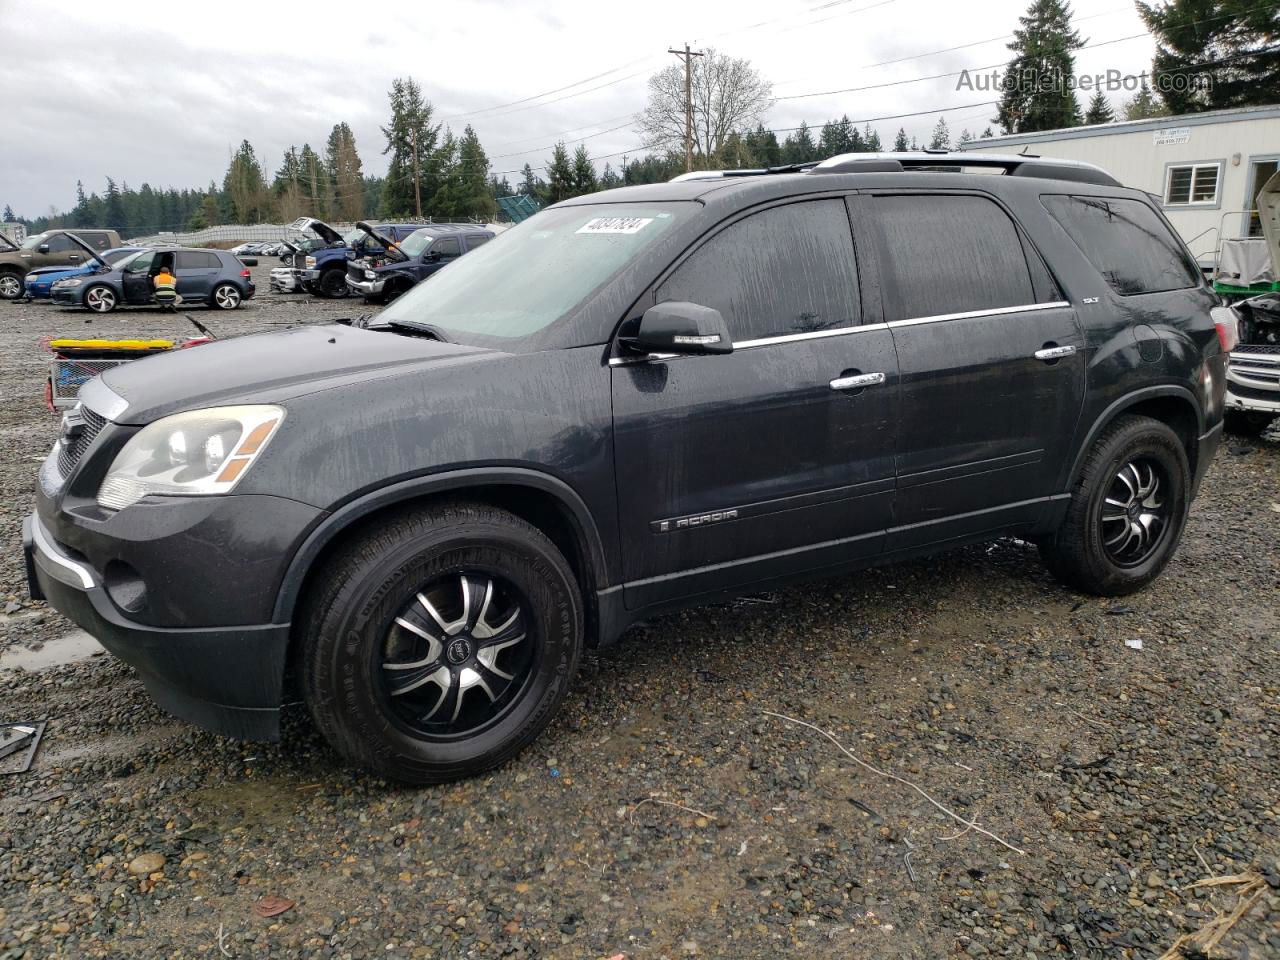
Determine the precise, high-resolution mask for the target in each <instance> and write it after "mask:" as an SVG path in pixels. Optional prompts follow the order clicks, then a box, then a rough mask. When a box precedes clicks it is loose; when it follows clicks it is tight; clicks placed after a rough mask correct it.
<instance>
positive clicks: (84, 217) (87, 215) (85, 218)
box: [71, 180, 93, 227]
mask: <svg viewBox="0 0 1280 960" xmlns="http://www.w3.org/2000/svg"><path fill="white" fill-rule="evenodd" d="M71 225H72V226H75V227H92V226H93V211H92V210H91V209H90V208H89V198H88V197H86V196H85V195H84V184H83V183H82V182H81V181H79V180H77V181H76V206H75V209H74V210H72V211H71Z"/></svg>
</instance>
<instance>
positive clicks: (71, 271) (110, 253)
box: [24, 247, 143, 300]
mask: <svg viewBox="0 0 1280 960" xmlns="http://www.w3.org/2000/svg"><path fill="white" fill-rule="evenodd" d="M142 249H143V248H142V247H116V248H115V249H113V250H104V251H103V252H102V253H100V254H96V256H98V257H100V258H101V259H100V260H91V261H90V262H89V263H86V264H83V265H82V266H76V267H70V266H61V267H38V268H37V269H35V270H32V271H31V272H30V273H28V274H27V277H26V281H25V283H24V287H25V289H26V295H27V298H28V299H30V300H48V299H49V297H50V296H51V294H52V290H53V285H54V284H55V283H56V282H57V281H59V280H66V279H68V278H69V277H87V276H89V274H92V273H106V272H107V271H109V270H110V269H111V268H112V267H113V266H115V264H117V263H118V262H120V261H121V260H123V259H124V258H125V257H127V256H129V254H131V253H137V252H138V251H139V250H142ZM102 261H106V263H105V265H104V264H103V263H102Z"/></svg>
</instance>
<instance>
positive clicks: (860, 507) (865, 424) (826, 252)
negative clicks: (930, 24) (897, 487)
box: [611, 199, 897, 608]
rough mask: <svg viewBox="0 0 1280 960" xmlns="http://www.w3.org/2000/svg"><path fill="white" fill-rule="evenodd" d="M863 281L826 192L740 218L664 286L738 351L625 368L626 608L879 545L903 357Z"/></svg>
mask: <svg viewBox="0 0 1280 960" xmlns="http://www.w3.org/2000/svg"><path fill="white" fill-rule="evenodd" d="M858 284H859V281H858V272H857V265H856V261H855V257H854V247H853V242H852V238H851V236H850V229H849V221H848V215H847V213H846V211H845V207H844V203H843V201H842V200H840V199H821V200H806V201H802V202H796V203H788V204H785V205H780V206H775V207H771V208H769V209H766V210H763V211H760V212H757V213H753V214H751V215H749V216H746V217H744V218H741V219H738V220H737V221H735V222H733V223H731V224H730V225H728V226H726V227H724V228H723V229H721V230H719V232H717V233H715V234H713V235H712V236H711V237H710V238H709V239H707V240H706V241H705V242H704V243H703V244H702V245H701V246H699V247H698V248H697V249H695V250H694V251H693V252H692V254H690V255H689V256H688V257H687V258H686V259H685V260H684V261H683V262H682V263H680V264H679V265H678V266H677V267H676V268H675V270H674V271H673V272H671V273H670V275H669V276H667V277H666V278H665V279H664V280H663V281H662V282H661V283H660V284H659V285H658V286H657V287H656V289H655V290H654V291H653V292H652V295H651V297H650V298H649V299H648V300H647V301H646V302H663V301H667V300H685V301H691V302H693V303H699V304H702V305H704V306H710V307H714V308H716V309H718V310H719V311H720V312H721V313H722V314H723V316H724V318H725V321H726V323H727V324H728V326H729V330H730V333H731V335H732V336H733V339H734V351H733V352H732V353H730V354H722V355H716V356H685V357H676V358H672V359H659V360H643V359H641V360H630V359H627V358H626V357H625V356H622V355H619V356H618V357H616V358H615V360H614V361H613V363H614V364H615V365H614V366H613V368H612V371H611V372H612V379H613V386H612V391H613V414H614V457H615V466H616V475H617V483H618V500H619V510H620V526H621V533H622V543H623V561H622V562H623V570H624V575H625V577H626V579H627V581H628V582H627V586H626V591H625V592H626V602H627V605H628V606H630V607H632V608H635V607H639V606H643V605H646V604H649V603H656V602H661V601H663V600H666V599H672V598H677V597H685V596H694V595H698V594H704V593H712V592H716V591H720V590H729V589H735V588H738V587H742V586H745V585H748V584H750V583H752V582H755V581H759V580H762V579H767V578H769V577H773V576H778V575H783V574H789V573H794V572H799V571H803V570H806V569H818V568H823V567H830V566H834V565H837V564H839V563H841V562H845V561H857V560H859V559H860V558H865V557H867V556H872V555H875V554H877V553H879V552H880V550H881V549H882V546H883V540H884V530H885V528H886V527H887V526H888V524H889V519H890V511H891V507H892V502H893V454H894V437H895V424H894V413H895V397H896V390H897V365H896V361H895V359H894V350H893V342H892V338H891V335H890V333H889V331H888V330H887V329H886V328H885V327H884V326H883V325H882V324H870V325H863V324H862V319H863V311H862V308H861V299H862V298H861V296H860V291H859V285H858ZM865 375H870V376H869V377H866V379H864V380H856V379H854V378H856V377H864V376H865ZM867 380H869V381H871V382H870V383H868V382H867Z"/></svg>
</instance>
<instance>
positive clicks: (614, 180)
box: [600, 163, 622, 190]
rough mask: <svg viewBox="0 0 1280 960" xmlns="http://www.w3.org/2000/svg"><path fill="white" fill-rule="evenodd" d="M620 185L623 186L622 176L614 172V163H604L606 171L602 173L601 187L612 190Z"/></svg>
mask: <svg viewBox="0 0 1280 960" xmlns="http://www.w3.org/2000/svg"><path fill="white" fill-rule="evenodd" d="M620 186H622V177H620V176H619V175H618V174H617V173H616V172H614V169H613V167H612V165H610V164H608V163H606V164H605V165H604V172H603V173H602V174H600V189H601V190H612V189H614V188H615V187H620Z"/></svg>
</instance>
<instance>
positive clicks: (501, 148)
mask: <svg viewBox="0 0 1280 960" xmlns="http://www.w3.org/2000/svg"><path fill="white" fill-rule="evenodd" d="M1026 5H1027V2H1026V0H984V2H982V3H981V4H970V3H954V2H946V0H714V2H709V0H703V2H699V3H690V2H688V0H684V2H677V0H646V2H643V3H640V4H619V3H612V4H601V3H596V2H586V0H542V2H539V3H537V4H528V3H517V2H511V0H508V2H503V0H476V2H465V0H464V2H456V3H448V4H441V3H394V4H351V3H341V4H337V3H335V4H332V5H331V6H330V5H329V4H325V3H318V2H313V3H309V4H298V3H271V2H255V3H252V4H249V3H241V2H224V3H216V4H208V3H204V4H190V3H181V2H178V3H175V2H169V3H164V4H160V3H156V4H152V3H147V2H143V0H138V2H134V3H131V4H127V5H125V6H121V5H119V4H111V3H103V4H93V5H91V4H89V3H79V2H77V3H72V4H57V5H53V4H49V3H47V2H36V0H0V38H3V40H2V41H0V90H3V92H4V96H3V98H2V99H3V102H4V104H5V106H4V110H3V114H2V117H3V119H2V120H0V206H2V205H3V204H5V203H8V204H11V205H12V206H13V208H14V210H15V211H16V212H17V213H19V214H20V215H25V216H28V217H34V216H38V215H40V214H45V213H48V212H49V209H50V207H56V208H57V209H59V210H66V209H68V208H70V207H71V206H73V205H74V203H75V184H76V180H78V179H79V180H83V181H84V183H85V188H86V190H91V191H97V192H99V193H101V192H102V190H103V188H104V186H105V182H106V181H105V178H106V177H108V176H111V177H114V178H115V179H116V180H117V181H118V182H119V181H127V182H128V183H129V184H130V185H132V186H134V187H137V186H140V185H141V184H142V183H144V182H147V183H150V184H151V185H152V186H153V187H155V186H166V187H167V186H174V187H179V188H181V187H195V186H202V185H205V184H208V183H209V181H210V180H216V181H217V182H219V183H221V180H222V176H223V173H224V172H225V170H226V167H227V161H228V159H229V152H230V150H231V149H233V148H234V147H235V146H236V145H237V144H239V142H240V141H241V140H242V139H245V138H247V139H248V140H249V141H250V142H251V143H252V144H253V146H254V148H255V150H256V151H257V153H258V156H259V159H260V160H262V162H263V166H264V168H265V169H266V172H267V174H268V176H270V174H271V173H273V172H274V171H275V169H276V168H277V167H278V166H279V164H280V157H281V154H282V153H283V151H284V150H285V148H287V147H288V146H289V145H290V144H296V145H298V146H301V144H302V143H304V142H310V143H311V144H312V145H313V146H315V147H317V148H320V147H321V146H322V145H323V143H324V141H325V139H326V137H327V136H328V133H329V130H330V128H331V127H332V126H333V124H334V123H335V122H337V121H340V120H345V121H347V122H348V123H349V124H350V125H351V127H352V128H353V129H354V131H355V134H356V142H357V146H358V148H359V150H360V155H361V158H362V159H363V161H364V169H365V172H366V173H374V174H380V173H383V172H385V170H386V158H385V157H384V156H382V148H383V146H384V140H383V137H382V135H381V133H380V131H379V125H380V124H382V123H384V122H385V120H386V113H387V99H386V91H387V88H388V87H389V85H390V82H391V79H392V78H393V77H395V76H404V75H412V76H413V77H415V78H416V79H417V80H418V81H419V82H420V83H421V84H422V87H423V90H424V92H425V94H426V95H427V97H428V98H429V99H430V100H431V102H432V104H433V105H434V106H435V108H436V117H437V118H438V119H440V120H443V121H444V122H446V123H448V124H450V125H451V126H453V127H454V129H455V130H461V128H462V127H463V126H465V125H466V124H467V123H468V122H470V123H471V124H472V125H473V126H474V127H475V128H476V131H477V132H478V133H479V135H480V139H481V142H482V143H483V144H484V147H485V149H486V150H487V151H488V154H489V157H490V159H491V160H492V161H493V170H494V171H495V172H497V173H503V172H506V171H518V170H519V168H520V167H521V166H522V165H523V164H524V163H526V162H528V163H531V164H533V165H534V166H535V167H536V166H538V165H540V164H543V163H545V162H546V159H547V155H548V153H549V152H550V149H549V148H550V146H551V145H552V144H554V143H555V142H556V141H557V140H559V139H563V140H564V141H565V142H566V143H567V144H568V145H569V146H570V148H571V149H572V148H573V147H574V146H575V145H576V144H577V143H579V142H583V143H585V144H586V146H587V149H588V151H589V152H590V153H591V155H592V156H593V157H596V158H599V160H598V163H597V166H599V167H601V168H603V165H604V163H605V162H606V161H608V162H611V163H613V164H614V166H615V168H616V167H617V166H618V165H619V164H620V161H621V154H622V153H623V152H624V151H626V152H629V153H630V155H631V156H635V155H637V154H638V153H640V152H642V151H641V150H640V149H638V148H639V143H640V140H639V136H638V135H637V133H636V132H635V129H634V123H633V122H632V116H633V114H634V113H635V112H636V111H638V110H639V109H641V108H642V107H643V105H644V101H645V91H646V87H645V79H646V77H647V76H648V75H649V74H650V73H651V72H653V71H654V70H656V69H660V68H661V67H663V66H665V65H666V64H667V63H670V62H674V58H673V57H672V56H671V55H670V54H668V53H666V50H667V48H668V47H671V46H679V45H682V44H683V43H684V42H686V41H688V42H689V43H691V44H694V45H695V47H699V46H707V45H711V46H715V47H716V48H718V49H719V50H721V51H723V52H726V53H730V54H732V55H734V56H740V57H746V58H748V59H750V60H751V62H752V63H753V64H754V65H755V66H756V67H757V68H758V69H759V70H760V72H761V73H762V74H763V75H764V76H765V77H766V78H767V79H768V80H770V81H772V83H773V85H774V95H775V96H776V97H777V98H778V99H777V101H776V102H775V103H774V104H773V105H772V107H771V108H770V110H769V114H768V123H767V125H768V126H771V127H774V128H782V127H794V126H795V125H797V124H798V123H799V122H800V121H801V120H805V121H807V122H809V123H810V124H820V123H821V122H822V121H823V120H825V119H828V118H831V117H838V116H840V115H841V114H848V116H849V117H850V118H851V119H854V120H858V121H862V120H864V119H870V118H877V117H890V116H892V115H898V114H909V113H916V112H918V111H938V110H940V109H945V108H957V109H950V110H947V112H945V113H943V114H941V115H943V116H945V117H946V118H947V121H948V124H949V126H950V127H951V130H952V132H953V135H956V134H958V133H959V132H960V130H961V129H962V128H964V127H968V128H970V129H971V130H973V131H974V133H975V134H977V133H980V132H981V130H982V129H983V127H985V126H986V125H987V123H988V119H989V118H990V117H991V116H993V115H994V108H993V107H991V106H986V105H983V101H988V100H992V99H994V96H995V95H994V94H992V93H989V92H985V91H981V90H957V89H956V82H957V81H956V78H955V77H947V78H942V79H921V78H929V77H933V76H935V75H937V74H945V73H951V72H953V71H957V70H960V69H962V68H970V69H973V68H979V67H989V66H990V65H992V64H1000V63H1003V62H1005V61H1006V60H1007V57H1008V51H1007V50H1006V48H1005V43H1006V42H1007V39H1008V38H1007V36H1004V35H1007V34H1009V33H1011V32H1012V30H1013V29H1014V27H1015V26H1016V25H1017V23H1016V21H1017V17H1018V15H1019V14H1020V13H1022V12H1023V11H1024V10H1025V7H1026ZM1074 11H1075V16H1076V24H1077V28H1078V29H1079V30H1080V32H1081V34H1082V35H1083V36H1085V37H1086V38H1087V39H1088V41H1089V42H1090V43H1091V44H1100V43H1103V44H1105V45H1101V46H1096V47H1094V48H1093V49H1085V50H1081V51H1080V52H1079V53H1078V54H1077V66H1078V69H1079V71H1080V72H1081V73H1090V74H1092V73H1100V72H1103V71H1106V70H1108V69H1116V70H1119V71H1121V72H1123V73H1129V74H1133V73H1137V72H1139V71H1142V70H1144V69H1149V65H1150V61H1151V55H1152V52H1153V50H1154V44H1153V43H1152V41H1151V39H1150V38H1149V37H1147V36H1140V37H1138V38H1137V39H1127V40H1123V41H1121V42H1117V43H1105V42H1106V41H1112V40H1119V39H1120V38H1126V37H1131V36H1133V35H1135V34H1143V33H1144V27H1143V25H1142V23H1141V21H1140V20H1139V18H1138V16H1137V14H1136V13H1135V11H1134V5H1133V3H1132V2H1131V0H1077V2H1076V3H1075V4H1074ZM961 45H965V46H964V47H963V49H952V50H949V51H948V52H937V51H942V50H944V49H946V48H955V47H959V46H961ZM904 81H905V82H904ZM571 84H572V85H573V86H570V85H571ZM851 87H859V88H863V89H860V90H856V91H851V92H844V93H825V92H826V91H836V90H847V89H848V88H851ZM553 91H554V92H553ZM810 93H823V95H820V96H801V95H804V94H810ZM539 95H541V96H539ZM1111 96H1112V99H1113V101H1114V102H1116V103H1117V104H1118V103H1119V102H1120V101H1121V100H1123V99H1125V98H1126V97H1127V96H1128V94H1125V93H1123V92H1116V93H1114V94H1112V95H1111ZM530 98H533V99H530ZM1086 100H1087V96H1081V101H1082V105H1083V103H1084V102H1085V101H1086ZM514 101H524V102H519V103H514V105H510V106H504V105H507V104H513V102H514ZM974 104H976V106H969V105H974ZM938 116H939V113H937V112H929V113H926V114H924V115H921V116H916V117H901V118H899V119H885V120H879V121H876V122H874V123H873V126H875V127H876V128H878V129H879V131H880V134H881V137H882V138H883V139H884V140H885V143H886V147H887V146H889V145H890V144H891V142H892V137H893V134H894V133H895V132H896V130H897V128H898V127H899V126H904V127H905V128H906V130H907V133H908V135H915V136H918V137H920V138H921V139H922V140H923V139H926V138H927V137H928V135H929V132H930V131H931V130H932V128H933V126H934V124H935V123H936V122H937V119H938ZM615 128H616V129H615ZM782 136H783V135H782V134H780V135H779V140H781V139H782ZM514 179H515V177H514V175H512V180H513V181H514Z"/></svg>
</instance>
